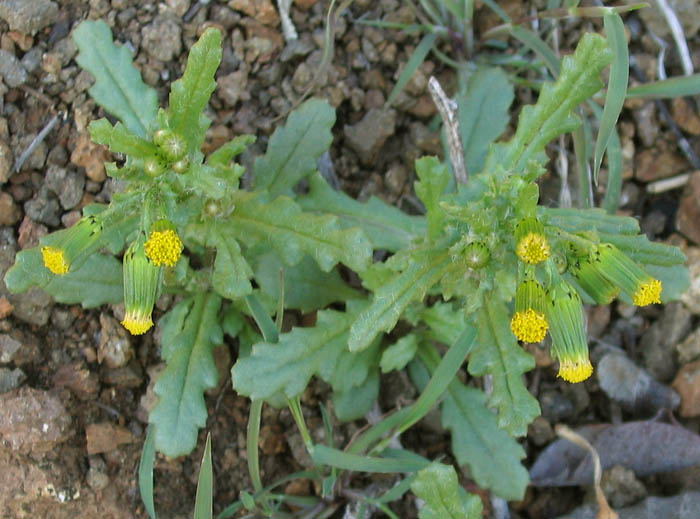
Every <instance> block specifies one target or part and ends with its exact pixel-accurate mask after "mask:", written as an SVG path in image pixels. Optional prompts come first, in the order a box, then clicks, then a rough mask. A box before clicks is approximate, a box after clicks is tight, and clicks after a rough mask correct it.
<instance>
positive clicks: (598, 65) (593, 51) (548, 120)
mask: <svg viewBox="0 0 700 519" xmlns="http://www.w3.org/2000/svg"><path fill="white" fill-rule="evenodd" d="M610 60H611V52H610V49H609V48H608V46H607V42H606V41H605V39H604V38H603V37H601V36H599V35H597V34H592V33H586V34H584V35H583V37H582V38H581V41H580V42H579V44H578V46H577V47H576V52H575V53H574V54H573V56H565V57H564V58H563V59H562V66H561V74H560V76H559V78H558V79H557V81H556V82H555V83H544V85H543V86H542V90H541V91H540V97H539V99H538V101H537V104H535V105H528V106H526V107H524V108H523V109H522V111H521V112H520V117H519V118H518V127H517V130H516V132H515V135H514V136H513V138H512V139H511V140H510V141H508V142H506V143H499V144H496V145H494V146H492V148H491V151H490V153H489V155H488V157H487V159H486V170H489V171H495V170H496V169H497V167H499V166H500V167H503V168H504V169H506V170H514V171H516V172H519V173H522V172H524V171H526V169H527V166H528V163H529V162H530V161H531V160H536V161H538V162H542V163H544V162H546V155H545V154H544V147H545V146H546V145H547V144H548V143H549V142H550V141H551V140H552V139H554V138H555V137H557V136H558V135H560V134H562V133H565V132H569V131H572V130H574V129H575V128H576V127H578V125H579V124H580V120H579V118H578V117H577V116H575V115H574V114H573V113H572V110H573V109H574V108H576V106H577V105H578V104H579V103H580V102H582V101H583V100H585V99H587V98H589V97H591V96H592V95H593V94H594V93H596V92H597V91H598V90H600V89H601V87H602V86H603V83H602V81H601V79H600V72H601V71H602V70H603V68H605V66H606V65H607V64H608V63H609V62H610Z"/></svg>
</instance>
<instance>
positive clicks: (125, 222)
mask: <svg viewBox="0 0 700 519" xmlns="http://www.w3.org/2000/svg"><path fill="white" fill-rule="evenodd" d="M112 204H114V201H113V202H112ZM107 207H108V206H106V205H103V204H90V205H87V206H85V207H84V208H83V216H90V215H93V214H99V213H101V212H102V211H104V210H105V209H107ZM111 207H112V208H114V205H112V206H111ZM114 213H116V214H114ZM114 213H113V214H111V215H110V216H109V217H108V218H107V222H106V225H105V228H104V229H103V231H102V236H100V246H101V247H105V248H106V249H107V250H108V251H109V252H110V253H112V254H119V253H120V252H121V251H122V250H123V249H124V244H125V243H126V239H127V237H128V236H129V235H130V234H131V233H132V232H134V231H135V230H136V229H137V228H138V225H139V216H138V215H135V214H131V213H130V212H127V211H121V212H118V211H114Z"/></svg>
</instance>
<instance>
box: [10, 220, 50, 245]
mask: <svg viewBox="0 0 700 519" xmlns="http://www.w3.org/2000/svg"><path fill="white" fill-rule="evenodd" d="M47 234H49V229H48V228H47V227H46V226H45V225H42V224H40V223H36V222H35V221H34V220H32V219H31V218H30V217H29V216H27V215H25V216H24V218H23V219H22V223H21V224H19V236H17V244H18V245H19V247H20V249H29V248H31V247H37V246H38V245H39V240H40V239H41V237H42V236H46V235H47Z"/></svg>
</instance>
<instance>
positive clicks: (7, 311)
mask: <svg viewBox="0 0 700 519" xmlns="http://www.w3.org/2000/svg"><path fill="white" fill-rule="evenodd" d="M14 309H15V307H14V306H12V303H10V300H9V299H7V297H5V296H0V319H5V318H6V317H9V316H10V315H11V314H12V310H14Z"/></svg>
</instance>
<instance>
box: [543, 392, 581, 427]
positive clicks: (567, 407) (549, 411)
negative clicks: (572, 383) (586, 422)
mask: <svg viewBox="0 0 700 519" xmlns="http://www.w3.org/2000/svg"><path fill="white" fill-rule="evenodd" d="M540 406H541V407H542V416H544V417H545V419H546V420H547V421H548V422H549V423H557V422H561V421H562V420H565V419H567V418H571V417H572V416H573V415H574V404H573V403H572V402H571V401H570V400H569V399H568V398H566V397H565V396H564V395H563V394H561V393H560V392H559V391H544V392H542V394H541V395H540Z"/></svg>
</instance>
